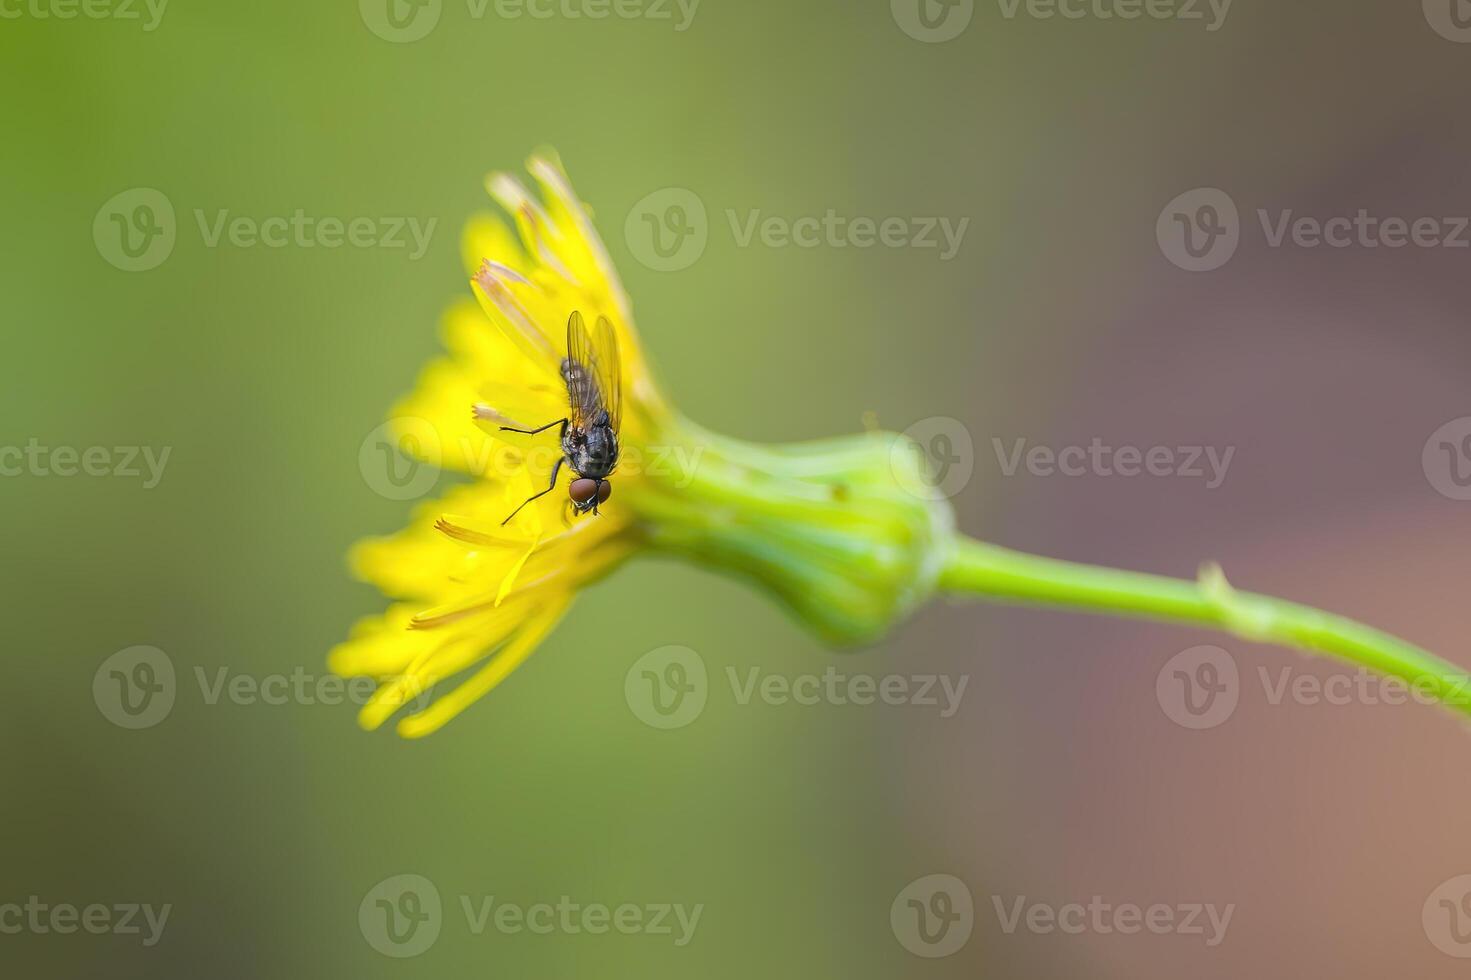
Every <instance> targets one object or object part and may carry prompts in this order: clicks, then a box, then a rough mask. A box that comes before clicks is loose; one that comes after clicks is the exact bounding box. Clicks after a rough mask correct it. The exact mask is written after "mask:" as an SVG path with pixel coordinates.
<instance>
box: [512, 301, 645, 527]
mask: <svg viewBox="0 0 1471 980" xmlns="http://www.w3.org/2000/svg"><path fill="white" fill-rule="evenodd" d="M621 363H622V362H621V361H619V359H618V335H617V334H616V333H614V331H613V324H612V323H610V322H609V321H608V318H607V317H605V316H600V317H598V325H597V332H596V334H589V333H588V331H587V325H586V324H584V323H583V322H582V314H581V313H579V312H576V311H574V312H573V314H572V315H571V316H570V317H568V319H567V356H566V357H564V358H562V381H563V382H564V383H565V384H566V385H567V403H568V406H569V411H568V413H567V417H566V418H561V419H557V420H556V421H555V422H548V423H547V424H546V425H544V426H542V427H541V428H539V429H517V428H515V427H514V426H509V425H503V426H501V431H502V432H520V433H522V434H524V435H536V434H537V433H538V432H545V431H546V430H547V429H550V428H553V427H556V426H561V429H560V433H561V439H562V458H561V459H559V460H557V465H556V466H553V467H552V479H551V482H550V483H548V484H547V488H546V489H545V490H543V491H541V493H534V494H532V495H531V496H530V497H527V498H526V499H525V500H524V501H522V503H521V507H525V506H526V505H527V504H529V503H531V502H532V501H533V500H535V499H536V498H537V497H541V496H545V495H546V494H549V493H551V492H552V491H553V490H554V489H556V486H557V475H558V474H559V473H561V471H562V466H563V465H564V464H565V465H566V466H567V467H569V468H570V469H571V470H572V472H573V473H576V474H577V479H575V480H573V481H572V483H571V485H570V486H569V487H568V488H567V494H568V496H570V497H571V498H572V509H573V511H574V512H575V513H578V514H586V513H587V512H588V511H592V512H593V513H594V514H596V513H597V512H598V505H599V504H604V503H607V502H608V498H609V497H610V496H612V494H613V484H612V483H610V482H608V477H609V476H610V475H612V473H613V470H614V469H616V468H617V466H618V429H619V427H620V425H621V424H622V421H623V390H622V369H621ZM521 507H517V508H516V509H515V510H513V511H511V514H510V516H509V517H507V518H506V519H505V520H504V521H501V525H502V526H504V525H506V524H507V523H509V522H510V520H511V518H512V517H515V516H516V515H517V514H519V513H521Z"/></svg>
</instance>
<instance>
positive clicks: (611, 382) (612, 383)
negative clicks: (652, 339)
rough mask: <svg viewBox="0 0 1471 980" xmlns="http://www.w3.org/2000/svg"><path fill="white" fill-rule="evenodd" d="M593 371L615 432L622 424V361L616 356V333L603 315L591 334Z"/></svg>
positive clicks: (610, 322)
mask: <svg viewBox="0 0 1471 980" xmlns="http://www.w3.org/2000/svg"><path fill="white" fill-rule="evenodd" d="M593 371H594V373H595V374H596V376H597V379H598V387H599V388H600V389H601V391H602V395H603V404H604V407H605V408H607V410H608V420H609V421H610V422H612V424H613V431H614V432H617V431H618V430H619V428H620V427H621V426H622V425H623V361H622V360H621V359H620V358H619V356H618V334H617V333H616V332H615V331H614V330H613V324H612V321H610V320H609V319H608V318H607V317H605V316H600V317H598V329H597V333H595V334H593Z"/></svg>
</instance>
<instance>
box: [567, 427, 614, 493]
mask: <svg viewBox="0 0 1471 980" xmlns="http://www.w3.org/2000/svg"><path fill="white" fill-rule="evenodd" d="M562 448H563V450H564V451H565V452H566V453H567V458H568V459H569V460H570V461H571V462H572V468H573V469H574V470H576V471H577V474H578V476H585V477H589V478H591V479H594V480H598V479H602V478H604V477H606V476H608V475H609V474H610V473H612V472H613V469H614V467H616V466H617V465H618V437H617V435H615V434H614V432H613V429H612V427H611V426H609V425H594V426H592V427H591V428H589V429H579V428H576V427H573V428H570V429H568V430H567V437H566V439H564V440H563V445H562Z"/></svg>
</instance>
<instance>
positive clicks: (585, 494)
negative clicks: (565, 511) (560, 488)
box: [567, 479, 608, 504]
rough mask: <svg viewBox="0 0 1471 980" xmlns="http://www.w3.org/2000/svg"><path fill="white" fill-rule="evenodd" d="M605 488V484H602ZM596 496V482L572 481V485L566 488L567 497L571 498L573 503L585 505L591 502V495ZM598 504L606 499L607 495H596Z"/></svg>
mask: <svg viewBox="0 0 1471 980" xmlns="http://www.w3.org/2000/svg"><path fill="white" fill-rule="evenodd" d="M603 486H604V487H607V484H606V483H605V484H603ZM594 494H598V481H597V480H586V479H584V480H573V481H572V485H571V486H569V487H568V488H567V496H569V497H571V498H572V501H573V503H576V504H585V503H587V502H588V501H589V500H592V498H593V495H594ZM598 498H599V499H598V503H602V502H603V501H604V500H607V499H608V494H607V493H602V494H598Z"/></svg>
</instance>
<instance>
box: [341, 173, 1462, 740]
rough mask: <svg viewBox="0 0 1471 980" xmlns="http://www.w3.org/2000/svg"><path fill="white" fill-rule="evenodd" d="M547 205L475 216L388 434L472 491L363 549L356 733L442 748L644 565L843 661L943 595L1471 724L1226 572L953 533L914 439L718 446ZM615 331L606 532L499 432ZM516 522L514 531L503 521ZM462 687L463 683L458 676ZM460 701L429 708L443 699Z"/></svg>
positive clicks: (1446, 672)
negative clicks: (671, 559) (1243, 647)
mask: <svg viewBox="0 0 1471 980" xmlns="http://www.w3.org/2000/svg"><path fill="white" fill-rule="evenodd" d="M529 169H530V171H531V174H532V176H533V177H534V178H535V180H536V183H537V185H538V186H539V190H540V193H539V195H538V196H533V195H532V194H531V193H529V192H528V191H527V190H526V189H525V188H524V187H523V186H522V185H521V184H520V183H518V182H517V181H515V180H514V179H512V178H511V177H509V176H506V175H503V174H496V175H492V176H491V177H490V178H489V180H488V189H489V191H490V194H491V196H492V197H493V198H495V200H496V201H498V202H499V203H500V204H501V206H502V207H503V208H504V209H505V211H506V212H507V213H508V214H509V215H510V216H511V218H512V220H513V222H514V225H515V234H513V233H512V232H511V231H510V230H509V229H508V228H507V226H506V225H505V224H504V223H502V222H501V221H500V220H498V219H496V218H493V217H482V218H477V219H475V220H474V221H472V222H471V223H470V225H469V227H468V228H467V229H466V233H465V241H464V249H465V260H466V266H467V269H468V271H469V272H470V273H471V280H472V285H471V289H472V292H473V293H474V295H475V297H476V300H477V302H475V303H471V302H469V301H468V300H466V301H462V302H460V303H457V304H455V305H454V306H453V307H452V308H451V309H450V310H449V312H448V314H447V315H446V317H445V320H444V327H443V332H444V340H445V345H446V347H447V348H448V349H449V355H450V356H449V357H446V358H443V359H441V360H437V361H435V362H433V363H432V364H430V365H429V366H428V367H427V368H426V369H425V370H424V372H423V374H422V376H421V377H420V379H419V384H418V386H417V388H416V389H415V391H414V392H413V393H412V394H411V395H409V396H408V398H406V399H405V400H404V401H403V402H401V403H400V404H399V405H398V406H397V407H396V408H395V410H394V413H393V414H394V423H395V426H396V427H397V429H398V430H399V431H400V433H401V434H402V435H404V436H406V437H409V438H406V439H403V440H402V441H401V443H400V444H401V445H409V446H414V445H417V446H418V447H419V448H420V449H421V450H422V455H423V458H424V459H425V461H427V462H439V463H442V464H443V465H446V466H449V467H452V468H454V469H457V470H460V471H462V472H463V473H466V474H468V475H470V476H471V477H472V478H473V479H472V482H470V483H468V484H466V485H463V486H459V487H456V488H455V489H453V490H451V491H449V492H448V493H447V494H446V495H445V496H444V498H443V499H441V500H438V501H435V502H433V503H430V504H427V505H425V506H422V507H420V508H419V509H418V511H417V512H416V514H415V515H414V518H413V520H412V522H411V523H410V525H409V527H408V528H406V529H405V530H403V531H401V532H400V533H398V534H396V535H394V536H392V537H389V538H383V539H375V540H369V541H365V542H363V543H361V544H359V545H358V547H357V548H356V549H355V550H354V552H353V555H352V563H353V566H354V568H355V569H356V571H357V572H358V574H359V575H360V576H362V577H363V578H364V579H366V580H367V581H369V582H372V583H373V584H375V585H377V586H378V587H379V588H381V589H382V590H383V591H384V592H385V593H387V594H389V595H391V596H393V597H394V598H395V599H396V600H398V601H397V603H396V604H395V605H393V606H391V607H390V608H389V609H388V611H387V612H386V613H384V614H383V615H381V616H375V617H372V618H369V619H367V620H364V621H363V622H361V623H359V624H358V626H357V627H356V629H355V630H354V631H353V634H352V636H351V637H350V638H349V639H348V640H347V642H345V643H343V644H341V645H340V646H338V647H336V648H335V649H334V650H333V651H332V652H331V654H330V663H331V666H332V669H333V670H335V671H337V672H338V673H340V674H343V675H345V676H355V677H356V676H367V677H372V678H375V679H376V680H377V681H378V682H379V686H378V688H377V690H376V692H375V693H374V695H373V697H372V698H371V700H370V701H369V702H368V704H366V705H365V706H364V707H363V710H362V712H361V714H360V715H359V722H360V723H361V724H362V725H363V727H365V728H377V727H378V726H380V725H382V724H383V723H384V722H385V721H387V720H388V719H389V718H390V717H392V716H393V715H394V714H396V713H397V712H399V710H400V709H403V708H405V706H407V705H409V704H410V702H411V701H412V702H415V705H416V708H417V709H418V710H413V711H412V713H409V714H408V715H407V716H406V717H404V718H402V719H401V720H400V721H399V722H398V732H399V734H401V735H404V736H406V737H418V736H422V735H427V734H429V733H430V732H433V731H435V730H437V729H438V728H440V727H441V726H443V725H444V724H445V723H446V722H447V721H449V720H450V719H451V718H453V717H455V716H456V715H457V714H459V713H460V712H461V711H463V710H464V709H465V708H466V707H467V706H469V705H470V704H472V703H473V702H474V701H476V700H477V699H479V698H480V697H482V696H484V695H485V694H486V693H488V692H489V691H490V690H491V689H493V688H494V687H495V686H496V685H498V684H499V683H500V682H501V681H503V680H505V678H506V677H507V676H509V675H510V673H511V672H512V671H513V670H515V669H516V667H517V666H519V665H520V664H521V663H522V662H523V661H524V660H525V659H526V658H527V657H528V656H530V655H531V653H532V651H534V650H535V649H536V647H537V645H538V644H539V643H540V642H541V641H542V640H543V639H544V638H545V637H546V636H547V634H548V633H550V632H551V630H552V629H553V628H554V627H555V626H556V625H557V622H558V620H560V619H561V617H562V615H563V614H564V613H566V611H567V608H568V606H570V605H571V603H572V600H573V599H574V598H575V596H576V594H577V592H578V590H579V589H581V588H582V587H583V586H585V585H587V584H589V583H590V582H592V581H594V580H595V579H597V578H599V577H601V576H603V575H606V574H607V573H608V572H610V571H611V570H612V569H614V568H615V567H616V566H617V565H619V564H620V563H621V562H623V561H624V560H625V559H626V558H628V557H629V556H631V555H633V554H635V553H636V552H639V551H642V550H650V551H659V552H663V553H665V554H672V555H676V556H679V557H681V558H685V559H689V560H691V561H695V562H699V563H700V564H703V565H706V566H709V567H712V568H715V569H718V570H721V571H725V572H728V573H731V574H735V575H738V576H740V577H742V578H744V579H746V580H748V581H751V582H754V583H756V584H758V585H760V586H762V587H764V588H766V589H767V590H768V591H769V592H771V593H772V594H773V595H775V596H776V597H777V598H778V599H779V600H781V601H782V602H783V603H784V604H785V605H786V606H787V607H788V608H789V609H790V610H791V611H792V612H793V613H794V614H795V615H796V616H797V617H798V618H799V619H800V620H801V621H802V622H804V623H805V624H806V625H808V626H809V627H811V628H812V629H814V630H815V631H816V632H817V633H818V634H820V635H821V636H822V637H824V638H825V639H827V640H829V641H831V642H833V643H837V644H855V643H863V642H868V641H872V640H874V639H876V638H878V637H879V636H881V635H882V634H883V633H884V632H885V631H886V630H887V629H888V628H889V627H890V626H891V625H893V624H894V623H895V622H897V621H898V620H899V619H900V618H902V617H903V616H905V615H906V614H908V613H909V612H910V611H911V610H913V609H915V608H916V607H918V606H919V605H920V604H922V603H924V602H925V601H927V600H928V599H929V598H930V597H931V596H932V595H933V594H934V593H935V591H936V590H937V589H940V590H943V591H946V592H949V593H952V594H957V595H969V596H983V597H987V598H990V599H996V600H1002V601H1007V602H1022V603H1032V604H1045V605H1051V606H1058V607H1070V608H1074V609H1080V610H1087V611H1093V612H1105V613H1110V614H1114V615H1125V616H1145V617H1149V618H1152V619H1160V620H1167V621H1172V622H1190V623H1195V624H1197V625H1202V626H1208V627H1215V628H1221V629H1226V630H1228V631H1231V632H1234V633H1236V634H1238V635H1241V636H1245V637H1247V638H1249V639H1252V640H1254V641H1275V642H1278V643H1281V644H1283V645H1286V646H1292V647H1296V648H1298V649H1304V650H1310V651H1315V652H1326V653H1332V654H1336V655H1338V656H1340V657H1342V658H1344V659H1346V660H1348V661H1350V662H1353V663H1358V664H1361V665H1364V666H1368V667H1371V668H1373V669H1375V670H1378V671H1381V672H1383V673H1386V674H1391V675H1394V676H1397V677H1400V678H1403V679H1405V680H1407V681H1410V682H1412V683H1415V684H1417V685H1422V686H1423V688H1424V690H1426V691H1427V692H1428V693H1432V694H1434V695H1436V696H1437V697H1441V698H1442V699H1444V700H1446V701H1447V702H1449V703H1451V704H1452V705H1454V706H1456V707H1458V708H1460V709H1461V710H1462V711H1465V712H1466V713H1468V714H1471V697H1468V696H1467V695H1466V692H1467V691H1468V690H1471V685H1468V684H1467V679H1466V676H1465V675H1464V674H1463V673H1462V672H1461V671H1460V670H1459V669H1458V668H1456V667H1454V666H1453V665H1451V664H1448V663H1446V662H1445V661H1443V660H1440V659H1439V658H1437V657H1434V656H1433V655H1431V654H1429V653H1427V652H1425V651H1423V650H1420V649H1419V648H1416V647H1413V646H1411V645H1409V644H1406V643H1404V642H1403V641H1400V640H1396V639H1395V638H1393V637H1390V636H1387V635H1385V634H1383V633H1380V632H1378V631H1376V630H1372V629H1369V628H1367V627H1364V626H1362V625H1360V624H1358V623H1354V622H1352V621H1350V620H1346V619H1343V618H1342V617H1336V616H1329V615H1327V614H1325V613H1321V612H1319V611H1317V610H1314V609H1309V608H1307V607H1303V606H1298V605H1295V604H1292V603H1288V602H1283V601H1282V600H1279V599H1272V598H1270V597H1267V596H1259V595H1253V594H1251V593H1246V592H1237V591H1236V590H1235V589H1233V588H1231V587H1230V586H1228V585H1227V584H1226V581H1225V579H1224V577H1223V576H1222V575H1221V574H1220V573H1219V570H1213V571H1212V572H1211V573H1210V574H1207V575H1205V576H1203V578H1202V579H1201V581H1199V582H1188V581H1178V580H1174V579H1167V578H1161V577H1158V576H1153V575H1142V574H1139V573H1134V572H1122V571H1114V570H1112V569H1104V568H1094V567H1091V566H1084V565H1076V564H1073V563H1069V562H1065V561H1058V560H1056V559H1050V558H1039V557H1035V556H1031V555H1025V554H1021V553H1019V552H1014V551H1009V550H1007V549H1004V548H999V547H996V546H994V545H989V544H984V543H981V542H976V541H971V540H969V539H967V538H965V537H963V536H961V535H958V534H956V533H955V530H954V525H953V517H952V513H951V511H950V508H949V505H948V504H947V503H946V501H945V499H944V498H943V497H942V496H941V495H939V494H938V493H936V492H934V490H933V488H932V487H930V486H929V485H928V474H927V472H926V467H925V464H924V457H923V455H922V454H921V453H920V452H918V447H916V446H915V445H914V444H913V443H912V442H911V441H909V440H907V439H905V438H903V437H901V436H894V435H891V434H888V433H882V432H869V433H867V434H865V435H861V436H854V437H850V438H844V439H833V440H826V441H822V442H809V443H803V444H801V445H796V446H760V445H754V444H750V443H745V442H740V441H738V440H734V439H728V438H725V437H723V436H719V435H716V434H714V433H711V432H708V431H706V430H704V429H702V428H700V427H699V426H697V425H695V424H694V423H692V422H690V421H688V420H687V419H684V418H683V417H681V416H680V415H679V414H678V413H677V412H675V411H673V410H672V409H671V408H670V407H669V406H668V405H667V404H666V403H665V402H664V400H663V399H662V398H661V397H660V395H659V393H658V390H657V388H656V387H655V385H654V382H653V379H652V378H651V377H650V374H649V371H648V367H647V364H646V362H645V360H644V355H643V351H642V349H641V348H640V346H639V344H638V338H637V336H636V335H635V333H634V328H633V318H632V316H631V314H630V310H629V303H628V297H627V296H626V295H625V294H624V292H623V288H622V286H621V285H620V284H619V282H618V276H617V273H616V272H615V271H614V269H613V266H612V263H611V262H610V261H609V258H608V254H607V251H606V250H605V249H604V248H603V244H602V242H601V241H600V240H599V238H598V235H597V232H596V231H595V230H594V229H593V226H592V222H591V219H590V218H589V217H588V213H587V211H586V209H585V208H584V207H583V206H582V204H581V203H580V202H579V201H578V200H577V198H576V196H575V195H574V193H573V191H572V188H571V186H570V184H569V183H568V181H567V178H566V176H565V174H564V173H563V172H562V170H561V167H560V166H559V165H558V164H557V163H555V162H554V161H553V160H551V159H547V158H534V159H532V160H531V161H530V164H529ZM574 313H579V314H581V315H582V317H583V318H584V319H585V320H586V321H587V322H589V323H596V322H597V320H598V318H600V317H606V318H607V319H608V320H609V321H610V323H611V324H612V325H613V328H614V330H615V332H616V334H617V340H618V347H619V351H620V354H621V364H620V370H621V376H622V379H623V383H622V389H623V402H624V409H623V429H622V433H621V435H622V450H623V452H622V458H621V461H620V465H619V467H618V470H617V472H616V473H615V474H614V477H613V484H614V485H615V486H616V492H615V494H614V496H613V498H612V500H611V501H610V504H609V505H606V506H603V507H602V508H601V513H600V516H597V517H588V516H574V515H572V514H571V513H570V500H569V499H568V498H567V497H565V496H562V495H560V494H557V493H547V494H545V495H544V496H541V497H538V498H537V499H535V500H533V501H531V502H530V503H529V504H528V505H527V506H526V507H524V508H523V509H521V510H520V511H518V512H516V513H515V515H514V517H512V519H510V520H509V521H505V517H506V515H507V514H511V513H512V511H513V510H515V508H516V507H517V506H519V505H520V504H521V503H522V502H523V501H525V500H526V499H527V498H529V497H530V496H531V495H532V494H533V493H536V492H537V491H540V490H544V489H546V480H547V478H548V475H549V474H550V473H551V471H552V469H553V467H554V465H555V464H556V461H557V459H558V458H560V446H559V445H558V440H557V439H556V432H555V431H552V430H548V431H547V432H546V433H542V434H541V435H540V436H526V435H510V436H509V438H502V436H503V435H508V434H504V433H502V432H501V431H500V426H502V425H508V424H514V426H515V427H516V428H522V429H525V428H535V427H538V426H542V425H545V424H546V423H548V422H552V421H554V420H559V419H561V418H563V417H564V416H566V415H567V410H568V400H567V392H566V384H565V382H564V381H563V378H562V375H561V362H562V359H563V358H564V357H565V356H566V354H567V350H566V324H567V322H568V319H569V317H571V315H572V314H574ZM503 522H505V523H503ZM462 675H467V676H462ZM450 681H456V682H457V683H455V684H454V686H452V687H451V688H450V690H448V691H447V692H446V693H444V694H441V695H439V696H437V697H434V698H433V699H432V700H429V701H428V702H427V705H426V704H422V703H420V702H422V701H423V700H424V699H425V698H426V697H427V696H428V695H430V694H432V693H433V691H434V690H436V689H437V688H436V685H439V684H441V683H442V682H450Z"/></svg>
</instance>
